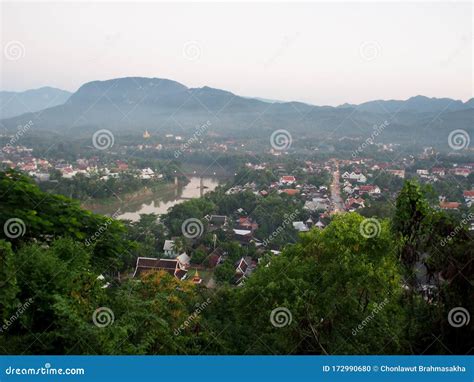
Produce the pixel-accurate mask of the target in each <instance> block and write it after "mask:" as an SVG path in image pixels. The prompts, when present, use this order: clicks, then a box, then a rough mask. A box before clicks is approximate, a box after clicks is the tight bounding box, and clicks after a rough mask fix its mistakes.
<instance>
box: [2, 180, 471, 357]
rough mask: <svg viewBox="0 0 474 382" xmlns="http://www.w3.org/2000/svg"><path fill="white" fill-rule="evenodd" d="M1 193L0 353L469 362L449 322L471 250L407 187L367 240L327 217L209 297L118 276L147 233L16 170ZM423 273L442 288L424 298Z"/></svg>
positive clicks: (465, 286) (460, 229)
mask: <svg viewBox="0 0 474 382" xmlns="http://www.w3.org/2000/svg"><path fill="white" fill-rule="evenodd" d="M0 195H1V199H0V200H1V201H0V207H1V208H0V224H1V225H2V227H3V229H2V230H1V232H0V235H1V236H0V287H1V291H2V292H1V294H0V318H1V320H2V325H1V326H0V353H1V354H396V353H402V354H419V353H422V352H423V353H424V354H444V353H447V352H448V351H449V352H451V353H454V354H466V353H467V352H468V351H469V346H470V342H469V341H466V338H473V329H472V328H473V326H472V325H470V326H469V325H467V326H463V327H455V326H453V325H451V324H452V321H451V319H452V317H451V312H452V310H453V308H456V307H464V308H465V309H467V310H468V311H470V312H473V311H474V310H473V308H474V307H473V301H474V299H473V289H472V281H473V265H472V261H471V260H472V256H473V248H472V241H471V238H470V237H469V233H468V231H467V229H466V228H465V226H462V225H461V226H460V222H459V221H457V220H456V218H454V217H449V216H446V215H445V214H444V213H442V212H440V211H437V210H434V209H432V208H431V206H430V205H429V203H428V202H427V199H426V198H425V190H424V189H423V188H421V187H420V186H419V185H418V184H416V183H413V182H407V183H406V184H405V186H404V187H403V189H402V191H401V193H400V195H399V197H398V200H397V205H396V211H395V216H394V218H393V220H392V221H389V220H377V219H376V218H375V217H374V218H373V219H372V220H371V222H374V221H377V224H376V227H377V229H376V232H375V234H373V232H372V233H370V234H362V233H363V232H362V231H361V227H362V226H364V225H365V224H366V222H367V219H364V218H363V217H362V216H360V215H358V214H357V213H348V214H344V215H336V216H335V217H334V218H333V220H332V222H331V223H330V224H329V225H328V226H327V227H326V228H325V229H324V230H321V231H320V230H317V229H314V230H312V231H310V232H309V233H306V234H303V236H301V237H300V239H299V240H298V242H297V243H296V244H294V245H290V246H288V247H286V249H285V250H284V252H283V254H282V255H280V256H274V257H271V258H263V259H262V262H263V263H262V265H261V266H259V267H258V268H257V269H256V271H255V272H254V273H253V274H252V275H251V277H250V278H249V279H248V280H247V281H246V283H245V285H244V286H242V287H240V288H235V287H230V286H225V285H224V286H222V287H219V288H217V289H213V290H209V289H206V288H203V287H200V286H196V285H194V284H192V283H191V282H189V281H179V280H177V279H176V278H174V277H172V276H170V275H169V274H167V273H162V272H149V273H145V274H144V275H143V276H142V278H141V280H140V281H137V280H134V279H130V278H129V277H127V275H128V274H129V272H130V270H131V268H132V264H133V263H134V259H135V257H136V256H137V255H138V254H140V253H141V252H140V251H141V250H143V248H146V247H143V242H142V239H140V237H146V238H148V239H149V238H150V237H152V236H151V235H152V234H153V232H152V231H151V230H146V229H145V227H144V226H140V225H138V226H134V230H135V231H134V232H133V234H132V231H131V227H130V225H129V224H127V223H121V222H117V221H115V220H113V219H109V218H106V217H103V216H99V215H94V214H92V213H90V212H87V211H84V210H82V209H81V208H80V207H79V205H78V203H77V202H74V201H72V200H70V199H67V198H65V197H62V196H57V195H51V194H46V193H43V192H41V191H40V190H39V189H38V187H37V186H36V185H35V184H34V183H32V182H31V181H30V180H29V179H28V178H26V177H25V176H23V175H20V174H18V173H16V172H8V173H0ZM155 220H156V219H155ZM450 232H456V235H452V236H451V239H450V240H449V241H447V242H446V244H445V245H443V246H442V250H441V247H440V245H441V244H440V243H442V242H443V241H442V240H443V239H445V238H446V236H447V235H449V234H450ZM137 233H138V234H137ZM443 243H444V242H443ZM420 264H425V265H426V268H427V269H428V270H429V274H430V275H431V277H432V278H433V280H436V283H437V286H438V288H439V289H438V290H439V293H436V294H433V295H431V297H429V298H423V297H422V296H423V294H422V292H423V291H421V290H420V289H419V284H418V277H417V275H416V270H417V269H418V267H419V266H420ZM119 273H120V276H119ZM100 275H102V276H103V277H100ZM106 282H108V283H109V284H108V287H104V286H106ZM196 312H197V313H196ZM368 317H370V319H369V318H368ZM450 323H451V324H450ZM448 349H449V350H448Z"/></svg>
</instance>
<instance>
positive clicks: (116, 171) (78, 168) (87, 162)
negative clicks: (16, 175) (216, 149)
mask: <svg viewBox="0 0 474 382" xmlns="http://www.w3.org/2000/svg"><path fill="white" fill-rule="evenodd" d="M1 164H2V167H5V168H16V169H18V170H20V171H23V172H25V173H27V174H28V175H30V176H32V177H34V178H35V179H36V180H37V181H38V182H46V181H49V180H50V178H51V172H52V171H55V170H56V171H59V172H60V173H61V176H62V177H63V178H65V179H72V178H73V177H75V176H76V175H79V174H81V175H84V176H86V177H90V176H93V175H100V177H101V178H100V179H102V180H108V179H110V178H118V177H120V174H122V173H124V172H127V173H130V174H133V176H135V177H137V178H139V179H143V180H147V179H162V178H163V174H160V173H156V172H155V171H153V170H152V169H151V168H143V169H133V170H132V169H130V168H129V165H128V164H127V163H126V162H124V161H121V160H117V161H115V162H114V163H112V164H107V165H106V164H102V163H101V161H100V159H99V158H98V157H93V158H90V159H84V158H79V159H77V160H76V161H75V162H74V163H73V164H71V163H68V162H66V161H64V160H61V159H59V160H46V159H42V158H36V157H35V156H33V149H31V148H27V147H24V146H12V147H10V146H9V147H5V148H4V149H3V158H2V160H1Z"/></svg>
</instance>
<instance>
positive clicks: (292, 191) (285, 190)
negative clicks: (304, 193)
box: [282, 188, 300, 196]
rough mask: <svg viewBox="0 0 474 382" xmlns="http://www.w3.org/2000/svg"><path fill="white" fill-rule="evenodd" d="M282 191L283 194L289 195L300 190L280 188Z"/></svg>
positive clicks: (295, 193)
mask: <svg viewBox="0 0 474 382" xmlns="http://www.w3.org/2000/svg"><path fill="white" fill-rule="evenodd" d="M282 192H283V193H284V194H287V195H290V196H294V195H297V194H299V193H300V190H296V189H294V188H286V189H284V190H282Z"/></svg>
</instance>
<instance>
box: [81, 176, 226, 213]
mask: <svg viewBox="0 0 474 382" xmlns="http://www.w3.org/2000/svg"><path fill="white" fill-rule="evenodd" d="M218 185H219V180H217V179H216V178H202V181H201V178H199V177H191V178H189V182H187V183H184V184H183V183H179V184H178V187H176V186H175V184H174V183H163V184H160V185H158V187H152V188H149V187H148V188H143V189H141V190H140V191H137V192H133V193H130V194H127V195H124V196H122V195H121V196H120V199H117V198H108V199H107V200H92V201H89V202H84V203H82V206H83V207H84V208H86V209H88V210H89V211H92V212H95V213H99V214H102V215H107V216H112V215H113V216H114V217H115V218H117V219H125V220H132V221H138V220H139V219H140V215H141V214H152V213H153V214H156V215H162V214H164V213H167V211H168V209H169V208H170V207H172V206H174V205H176V204H179V203H182V202H183V201H184V200H188V199H193V198H199V197H201V196H202V195H203V194H205V193H207V192H210V191H213V190H215V188H216V187H217V186H218Z"/></svg>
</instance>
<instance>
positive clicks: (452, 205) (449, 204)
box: [439, 202, 461, 210]
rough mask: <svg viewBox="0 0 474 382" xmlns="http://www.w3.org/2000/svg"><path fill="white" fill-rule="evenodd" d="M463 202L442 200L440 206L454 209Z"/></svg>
mask: <svg viewBox="0 0 474 382" xmlns="http://www.w3.org/2000/svg"><path fill="white" fill-rule="evenodd" d="M460 205H461V203H458V202H441V203H439V206H440V207H441V208H442V209H444V210H454V209H456V208H459V206H460Z"/></svg>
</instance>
